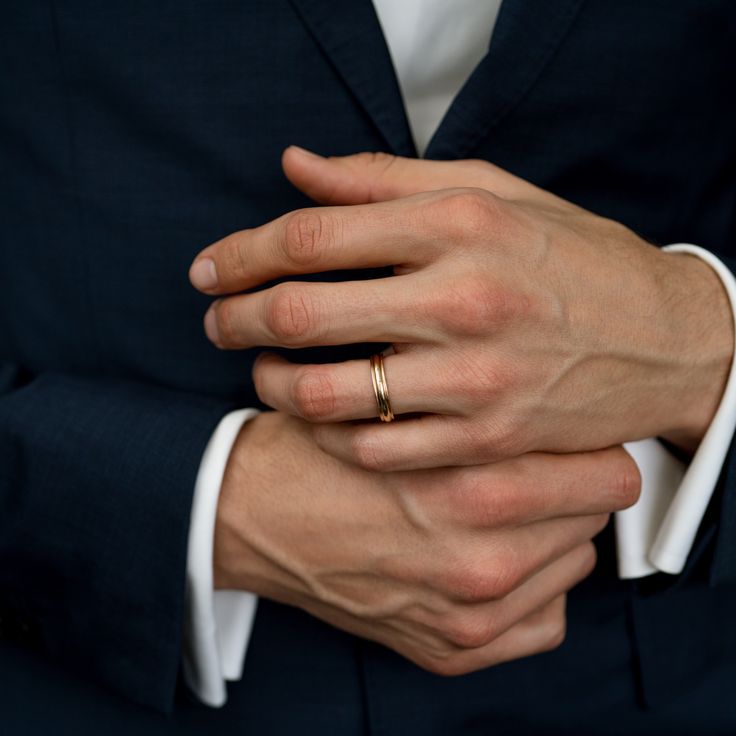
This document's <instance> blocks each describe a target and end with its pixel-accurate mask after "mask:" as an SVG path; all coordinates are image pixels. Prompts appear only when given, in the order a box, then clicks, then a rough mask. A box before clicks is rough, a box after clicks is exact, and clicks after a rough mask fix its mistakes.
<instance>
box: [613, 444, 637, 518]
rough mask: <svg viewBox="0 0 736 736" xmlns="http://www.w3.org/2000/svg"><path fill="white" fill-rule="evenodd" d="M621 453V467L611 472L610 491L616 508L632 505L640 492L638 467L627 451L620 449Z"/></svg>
mask: <svg viewBox="0 0 736 736" xmlns="http://www.w3.org/2000/svg"><path fill="white" fill-rule="evenodd" d="M621 454H622V455H624V456H625V457H623V458H622V462H621V467H620V469H619V470H618V471H617V472H615V473H613V474H612V482H613V488H612V492H613V498H614V502H615V504H616V506H615V508H616V510H619V509H625V508H628V507H629V506H633V505H634V504H635V503H636V502H637V501H638V500H639V494H640V493H641V474H640V473H639V468H638V467H637V465H636V463H635V462H634V460H633V459H632V458H631V456H630V455H629V454H628V453H627V452H625V451H623V450H622V451H621Z"/></svg>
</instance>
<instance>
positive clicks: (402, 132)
mask: <svg viewBox="0 0 736 736" xmlns="http://www.w3.org/2000/svg"><path fill="white" fill-rule="evenodd" d="M397 1H399V0H397ZM290 2H291V4H292V5H293V6H294V8H295V9H296V11H297V13H298V14H299V16H300V17H301V19H302V21H303V22H304V23H305V25H306V26H307V27H308V28H309V30H310V32H311V34H312V35H313V37H314V39H315V41H316V42H317V43H318V44H319V46H320V47H321V48H322V51H323V52H324V53H325V55H326V56H327V57H328V59H329V60H330V62H331V63H332V65H333V66H334V67H335V70H336V71H337V73H338V74H339V75H340V77H342V79H343V81H344V82H345V83H346V84H347V86H348V87H349V88H350V90H351V92H352V93H353V95H354V96H355V98H356V100H357V101H358V103H359V104H360V105H361V106H362V108H363V109H364V110H365V112H366V113H367V114H368V116H369V117H370V119H371V120H372V121H373V123H374V125H375V126H376V128H377V129H378V131H379V132H380V133H381V135H382V136H383V138H384V139H385V142H386V144H387V146H388V150H389V151H390V152H392V153H395V154H398V155H401V156H416V149H415V148H414V142H413V141H412V137H411V132H410V129H409V124H408V122H407V118H406V112H405V111H404V104H403V102H402V99H401V93H400V91H399V85H398V82H397V81H396V74H395V73H394V68H393V64H392V63H391V57H390V55H389V51H388V48H387V46H386V41H385V39H384V37H383V32H382V30H381V26H380V24H379V22H378V18H377V16H376V13H375V10H374V9H373V4H372V2H371V0H340V1H339V2H334V0H333V1H331V0H290Z"/></svg>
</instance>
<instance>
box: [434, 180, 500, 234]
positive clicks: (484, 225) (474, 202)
mask: <svg viewBox="0 0 736 736" xmlns="http://www.w3.org/2000/svg"><path fill="white" fill-rule="evenodd" d="M442 207H443V212H444V217H445V218H446V220H445V221H446V222H451V223H452V227H453V228H459V229H460V232H461V233H463V234H471V233H473V234H474V235H478V234H479V233H486V232H487V230H488V227H489V225H490V223H491V221H492V219H493V215H494V214H495V213H496V212H497V211H498V200H497V197H495V196H494V195H493V194H491V193H490V192H489V191H487V190H485V189H480V188H472V187H466V188H459V189H453V190H452V191H450V192H448V194H447V195H446V196H445V197H444V200H443V202H442Z"/></svg>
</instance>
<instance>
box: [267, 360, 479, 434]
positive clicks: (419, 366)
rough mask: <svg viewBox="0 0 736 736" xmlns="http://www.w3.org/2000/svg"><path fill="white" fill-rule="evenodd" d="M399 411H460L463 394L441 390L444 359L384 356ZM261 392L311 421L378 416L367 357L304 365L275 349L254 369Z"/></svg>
mask: <svg viewBox="0 0 736 736" xmlns="http://www.w3.org/2000/svg"><path fill="white" fill-rule="evenodd" d="M383 363H384V371H385V373H386V376H387V382H388V384H389V386H390V390H391V393H390V395H389V398H390V401H391V408H392V410H393V412H394V414H408V413H433V414H445V415H460V414H462V413H463V411H464V409H465V406H464V399H463V397H462V396H455V395H454V392H452V391H438V390H437V387H438V385H443V384H447V385H448V386H449V385H451V384H450V382H449V380H447V381H445V380H443V376H442V371H443V369H442V362H441V361H440V360H439V359H438V358H436V357H435V358H434V360H433V359H432V357H431V352H428V351H426V350H420V351H415V350H412V351H409V352H402V353H400V354H393V355H389V356H387V357H385V358H384V359H383ZM253 380H254V382H255V386H256V391H257V392H258V396H259V398H260V399H261V401H263V402H264V403H265V404H268V405H269V406H271V407H273V408H274V409H277V410H279V411H283V412H286V413H288V414H292V415H294V416H298V417H302V418H303V419H307V420H308V421H311V422H342V421H347V420H352V419H369V418H372V417H376V416H378V409H377V405H376V396H375V393H374V390H373V385H372V383H371V374H370V365H369V362H368V361H367V360H365V359H364V360H349V361H346V362H344V363H333V364H327V365H299V364H295V363H291V362H289V361H288V360H285V359H284V358H282V357H280V356H278V355H274V354H273V353H262V354H261V355H260V356H259V358H258V360H257V361H256V364H255V366H254V368H253Z"/></svg>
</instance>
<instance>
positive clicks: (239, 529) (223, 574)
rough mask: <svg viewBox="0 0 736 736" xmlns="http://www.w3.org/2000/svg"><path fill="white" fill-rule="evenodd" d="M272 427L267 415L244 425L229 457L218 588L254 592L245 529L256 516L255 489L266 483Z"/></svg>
mask: <svg viewBox="0 0 736 736" xmlns="http://www.w3.org/2000/svg"><path fill="white" fill-rule="evenodd" d="M269 424H270V414H268V413H264V414H260V415H259V416H257V417H255V418H254V419H252V420H251V421H249V422H247V423H246V424H244V425H243V427H242V428H241V430H240V432H239V433H238V436H237V438H236V440H235V442H234V443H233V447H232V450H231V452H230V456H229V458H228V462H227V467H226V469H225V474H224V476H223V479H222V487H221V489H220V496H219V500H218V505H217V515H216V520H215V536H214V550H213V568H214V569H213V576H214V586H215V588H216V589H229V590H251V591H253V592H257V591H254V590H253V588H252V587H251V585H250V584H249V580H248V577H249V576H248V574H247V570H248V563H249V560H250V559H251V558H252V553H251V550H250V549H249V548H248V544H247V534H245V533H244V530H245V529H247V528H248V527H249V526H250V525H249V521H248V519H249V517H250V515H251V513H252V510H251V500H252V499H251V498H249V496H250V495H251V494H252V493H253V491H254V489H258V488H259V487H261V485H262V484H263V482H264V480H263V478H262V476H263V473H264V459H265V457H264V452H265V449H266V444H267V443H266V442H264V438H263V434H264V431H265V430H267V429H268V425H269Z"/></svg>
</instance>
